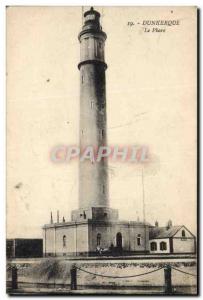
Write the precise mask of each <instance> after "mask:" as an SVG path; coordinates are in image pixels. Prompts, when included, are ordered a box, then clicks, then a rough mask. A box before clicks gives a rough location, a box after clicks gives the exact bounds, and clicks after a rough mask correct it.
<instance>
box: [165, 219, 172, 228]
mask: <svg viewBox="0 0 203 300" xmlns="http://www.w3.org/2000/svg"><path fill="white" fill-rule="evenodd" d="M172 226H173V224H172V221H171V220H168V222H167V224H166V228H167V230H168V229H170V228H171V227H172Z"/></svg>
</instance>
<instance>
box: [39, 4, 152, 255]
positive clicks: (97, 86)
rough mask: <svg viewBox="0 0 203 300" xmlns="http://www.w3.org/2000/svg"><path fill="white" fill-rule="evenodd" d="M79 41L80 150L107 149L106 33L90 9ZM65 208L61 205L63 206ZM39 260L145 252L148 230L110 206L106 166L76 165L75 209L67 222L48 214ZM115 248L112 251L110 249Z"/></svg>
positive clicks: (87, 162)
mask: <svg viewBox="0 0 203 300" xmlns="http://www.w3.org/2000/svg"><path fill="white" fill-rule="evenodd" d="M78 38H79V42H80V62H79V64H78V68H79V71H80V148H81V149H82V150H84V149H88V147H89V149H90V147H91V149H92V147H93V148H94V149H95V153H96V152H97V151H98V148H99V147H101V146H106V145H107V120H106V80H105V72H106V69H107V65H106V63H105V59H104V46H105V41H106V34H105V32H103V31H102V27H101V25H100V14H99V13H98V12H97V11H95V10H94V9H93V8H91V9H90V10H88V11H86V12H85V13H84V25H83V27H82V31H81V32H80V33H79V37H78ZM65 207H66V206H65ZM43 235H44V237H43V247H44V256H64V255H69V256H72V255H98V249H111V251H113V252H112V253H114V254H115V253H117V254H119V255H125V254H135V253H137V252H142V253H143V252H147V251H148V249H149V226H148V225H146V224H144V223H142V222H135V221H122V220H119V218H118V210H117V209H113V208H111V207H110V205H109V187H108V162H107V159H106V158H103V159H102V160H99V161H97V160H95V159H93V160H92V161H90V159H85V160H83V161H80V163H79V206H78V209H76V210H73V211H72V213H71V220H70V221H68V222H67V221H65V218H64V217H63V218H61V219H60V218H59V213H57V219H56V221H55V220H54V219H53V216H52V214H51V218H50V223H49V224H45V225H44V226H43ZM112 249H114V250H112Z"/></svg>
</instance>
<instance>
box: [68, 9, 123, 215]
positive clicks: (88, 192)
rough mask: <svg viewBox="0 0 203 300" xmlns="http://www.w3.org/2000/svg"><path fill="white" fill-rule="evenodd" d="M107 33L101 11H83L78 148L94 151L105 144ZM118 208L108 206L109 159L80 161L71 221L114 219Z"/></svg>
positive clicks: (80, 36) (80, 35) (80, 39)
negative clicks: (105, 56)
mask: <svg viewBox="0 0 203 300" xmlns="http://www.w3.org/2000/svg"><path fill="white" fill-rule="evenodd" d="M106 37H107V36H106V33H105V32H103V31H102V27H101V25H100V14H99V13H98V12H97V11H95V10H94V9H93V7H91V9H90V10H88V11H86V12H85V14H84V25H83V27H82V31H81V32H80V33H79V36H78V38H79V42H80V63H79V64H78V68H79V70H80V149H82V150H84V149H87V151H88V148H87V147H88V146H90V147H93V148H94V150H95V151H97V150H98V149H99V147H101V146H106V144H107V130H106V129H107V128H106V127H107V119H106V78H105V71H106V69H107V65H106V63H105V59H104V48H105V40H106ZM117 214H118V213H117V210H112V209H110V208H109V193H108V162H107V159H106V158H103V159H101V160H100V161H98V162H97V161H93V160H92V161H90V160H89V159H87V160H84V161H81V162H80V165H79V210H77V211H74V212H73V214H72V220H78V218H79V219H81V215H82V216H86V217H87V216H88V218H94V216H95V215H96V218H97V219H98V218H100V219H101V218H102V219H109V218H111V219H112V218H113V219H115V218H117Z"/></svg>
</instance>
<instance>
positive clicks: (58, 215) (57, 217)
mask: <svg viewBox="0 0 203 300" xmlns="http://www.w3.org/2000/svg"><path fill="white" fill-rule="evenodd" d="M57 223H59V210H57Z"/></svg>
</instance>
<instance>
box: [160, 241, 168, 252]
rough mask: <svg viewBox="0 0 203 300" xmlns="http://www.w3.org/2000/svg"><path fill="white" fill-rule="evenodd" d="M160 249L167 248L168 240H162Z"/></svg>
mask: <svg viewBox="0 0 203 300" xmlns="http://www.w3.org/2000/svg"><path fill="white" fill-rule="evenodd" d="M160 250H161V251H164V250H167V244H166V242H161V243H160Z"/></svg>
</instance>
